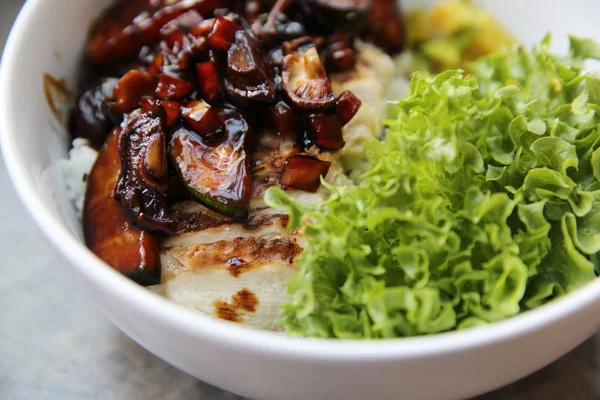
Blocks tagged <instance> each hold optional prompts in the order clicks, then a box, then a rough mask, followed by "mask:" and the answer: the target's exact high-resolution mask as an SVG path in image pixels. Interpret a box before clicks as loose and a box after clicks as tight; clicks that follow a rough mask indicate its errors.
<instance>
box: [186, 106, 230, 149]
mask: <svg viewBox="0 0 600 400" xmlns="http://www.w3.org/2000/svg"><path fill="white" fill-rule="evenodd" d="M181 115H182V118H183V121H184V122H185V124H186V125H187V127H188V128H189V129H191V130H193V131H194V132H196V133H197V134H199V135H200V136H201V137H202V139H204V140H206V141H214V140H215V139H217V138H219V137H221V136H222V135H223V133H224V130H223V126H222V125H221V121H220V120H219V116H218V114H217V113H216V112H215V111H214V110H213V109H212V107H211V106H210V105H209V104H207V103H205V102H203V101H200V100H193V101H191V102H189V103H187V104H186V105H185V106H184V107H183V110H182V112H181Z"/></svg>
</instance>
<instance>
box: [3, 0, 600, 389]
mask: <svg viewBox="0 0 600 400" xmlns="http://www.w3.org/2000/svg"><path fill="white" fill-rule="evenodd" d="M111 3H112V1H111V0H86V1H83V0H56V1H48V0H29V1H28V2H27V4H26V5H25V7H24V9H23V11H22V13H21V15H20V17H19V19H18V20H17V23H16V25H15V28H14V30H13V32H12V34H11V38H10V40H9V43H8V45H7V48H6V51H5V54H4V60H3V63H2V68H1V69H0V112H1V113H2V116H1V118H0V131H1V132H2V147H3V151H4V156H5V160H6V163H7V167H8V170H9V172H10V174H11V176H12V179H13V182H14V184H15V186H16V188H17V190H18V192H19V194H20V196H21V199H22V201H23V202H24V204H25V205H26V207H27V208H28V209H29V211H30V212H31V213H32V214H33V216H34V218H35V220H36V221H37V223H38V224H39V226H40V228H41V229H42V230H43V231H44V232H45V234H46V236H47V237H48V239H49V240H50V242H51V243H52V244H53V246H54V247H55V248H57V249H58V252H59V253H60V254H61V256H62V257H63V258H64V259H65V260H66V261H67V263H68V264H70V265H72V266H73V270H75V271H76V274H75V275H76V276H77V277H78V279H79V280H80V281H82V282H86V283H85V285H86V288H87V289H89V290H90V291H91V293H92V295H93V296H96V297H97V298H99V297H98V296H99V295H98V292H107V291H110V292H111V294H112V299H108V300H106V301H105V302H103V303H102V302H101V303H102V304H100V305H101V306H102V307H103V308H105V309H107V310H109V312H108V314H109V315H111V317H112V316H113V314H114V311H111V310H114V309H116V308H117V307H119V302H124V301H126V302H131V303H132V304H133V306H132V310H133V311H135V312H139V313H140V314H144V315H146V314H147V315H149V316H150V315H151V316H152V318H150V320H152V321H155V322H156V321H160V322H159V323H160V324H166V325H173V326H174V325H177V326H180V327H181V329H185V330H186V331H187V332H188V333H189V335H191V336H190V337H192V336H193V337H196V338H198V337H202V338H204V339H206V340H208V341H209V342H215V341H218V340H221V341H223V340H229V341H230V342H229V346H231V347H238V348H240V349H241V348H244V346H246V347H247V346H254V347H255V348H256V349H259V350H260V351H262V352H264V353H271V354H276V355H279V356H282V354H291V355H293V356H294V357H298V358H303V357H304V358H308V357H313V358H322V359H327V358H330V357H338V359H348V360H350V359H359V358H361V357H362V358H370V359H373V360H374V359H377V358H380V359H390V358H392V357H394V356H395V355H398V354H403V355H404V356H406V357H409V358H410V357H417V356H423V355H426V354H429V355H432V354H434V353H437V354H440V353H443V352H450V351H454V350H456V349H458V348H461V347H462V348H468V347H469V346H471V347H473V346H484V345H485V344H486V343H489V342H490V341H493V340H506V339H507V338H509V337H511V336H514V335H518V334H519V332H525V331H528V330H532V329H534V328H536V327H537V328H539V327H541V326H543V325H544V324H550V323H551V322H552V321H554V320H557V319H560V318H561V317H563V316H565V315H567V314H568V313H569V312H571V311H573V310H576V309H579V308H582V307H584V306H589V305H590V304H592V303H593V302H594V301H597V299H598V297H600V296H599V295H600V283H599V282H594V283H592V284H590V285H589V286H588V287H586V288H583V289H582V290H580V291H579V292H577V293H575V294H573V295H570V296H567V298H565V299H562V300H559V301H557V302H555V303H554V304H551V305H549V306H545V307H542V309H539V310H535V311H532V312H528V313H526V314H524V315H520V316H518V317H515V318H512V319H510V320H508V321H503V322H500V323H498V324H494V325H493V326H491V327H483V328H476V329H473V330H472V331H467V332H459V333H448V334H441V335H436V336H432V337H427V338H414V339H408V340H406V339H402V340H393V341H386V342H378V343H372V342H371V343H358V342H351V341H343V342H336V343H332V342H331V341H319V340H315V341H307V340H303V339H296V338H289V337H286V336H284V335H280V334H274V333H267V332H257V331H252V330H250V329H247V328H243V327H240V326H236V325H234V324H231V323H227V322H221V321H215V320H213V319H212V318H209V317H205V316H201V315H194V314H193V313H191V312H189V311H187V310H184V309H183V308H180V307H178V306H176V305H173V304H170V303H168V302H167V301H166V300H163V299H161V298H159V297H158V296H156V295H154V294H151V293H149V292H147V291H146V290H145V289H143V288H141V287H138V286H137V285H136V284H134V283H132V282H130V281H129V280H127V279H126V278H124V277H122V276H120V275H119V274H117V273H116V272H114V271H112V270H111V269H110V268H109V267H108V266H107V265H105V264H103V263H102V262H101V261H100V260H98V259H97V258H96V257H95V256H94V255H93V254H92V253H91V252H89V251H88V250H87V249H86V248H85V246H84V245H83V244H82V234H81V228H80V222H79V221H78V218H77V215H76V212H75V210H74V208H73V206H72V205H71V203H70V201H69V199H68V198H67V196H66V194H65V193H64V190H63V189H62V186H61V184H60V180H59V177H58V176H57V174H56V172H55V171H53V169H52V168H49V167H50V166H51V165H52V163H53V162H54V161H56V160H58V159H60V158H64V157H66V156H67V152H68V149H69V145H70V144H69V141H68V133H67V131H66V129H65V117H66V106H67V102H65V100H66V99H64V98H61V96H60V93H59V92H57V91H56V90H55V89H52V88H48V87H47V88H46V89H47V90H46V93H45V91H44V75H45V74H47V75H49V76H52V77H54V78H56V79H65V82H66V85H67V87H68V89H69V91H70V92H71V93H73V92H74V91H75V89H76V87H77V82H78V76H79V72H80V70H79V68H80V63H81V61H82V59H81V56H82V49H83V46H84V43H85V40H86V37H87V33H88V31H89V27H90V25H91V24H92V22H93V21H94V19H96V18H97V17H98V16H99V15H100V14H101V12H102V10H104V9H106V7H108V6H109V5H110V4H111ZM432 3H435V1H418V0H415V1H409V0H404V1H402V6H403V8H404V10H407V9H410V8H412V7H416V6H428V5H430V4H432ZM478 3H479V4H481V5H482V6H483V7H484V8H486V9H488V10H490V11H491V13H492V14H493V15H495V16H496V17H497V18H498V19H499V20H500V21H502V22H503V24H504V25H505V26H506V27H507V28H508V30H509V31H511V32H512V33H513V34H514V35H515V36H516V37H517V38H518V39H520V40H521V41H522V42H524V43H525V44H527V45H531V44H533V43H536V42H539V40H541V38H542V37H543V36H544V35H545V34H546V32H547V31H549V30H551V31H552V33H553V37H554V39H555V40H554V43H553V46H554V48H555V49H556V50H557V51H565V49H566V48H567V36H566V35H567V33H569V32H573V33H575V34H577V35H579V36H592V37H594V36H595V37H596V38H600V34H599V33H598V31H597V16H598V15H600V3H598V2H597V0H580V1H578V2H577V6H576V7H577V10H585V12H584V11H578V12H576V10H575V5H574V2H573V1H569V0H560V1H553V2H552V5H551V6H549V4H548V2H546V1H544V0H529V1H526V2H523V1H521V0H506V1H502V2H500V1H494V0H488V1H480V2H478ZM50 86H52V85H50ZM48 97H50V99H51V100H50V101H55V102H56V103H57V104H58V105H59V110H58V111H59V112H58V113H56V112H54V113H53V112H52V110H51V109H50V107H49V106H48ZM92 281H93V282H95V283H94V284H91V283H90V282H92ZM93 285H97V287H96V288H95V287H94V286H93ZM109 287H110V288H109ZM98 288H100V289H98ZM111 301H113V303H111ZM133 311H132V312H133ZM116 322H117V324H118V325H119V326H120V327H121V328H123V329H124V330H125V331H126V332H127V333H128V334H129V335H131V336H132V337H134V339H136V340H140V341H141V342H144V343H142V344H144V345H146V346H148V347H149V348H151V350H153V351H154V352H156V353H157V354H158V355H159V356H161V357H164V358H169V357H168V355H167V354H162V353H161V351H160V349H158V348H157V347H158V346H153V345H152V344H151V343H149V342H148V341H144V340H143V336H144V332H143V329H144V328H143V327H137V328H136V327H135V326H133V324H132V325H127V322H126V320H125V319H121V320H120V321H116ZM159 331H160V329H159ZM590 333H591V332H590ZM583 339H584V338H580V340H583ZM575 344H576V343H572V344H569V346H573V345H575ZM299 346H300V347H299ZM299 349H301V350H302V351H300V350H299ZM566 350H567V349H565V351H566ZM556 356H558V355H556ZM551 358H552V357H550V356H548V359H547V360H545V362H548V361H550V359H551ZM170 361H172V362H173V363H174V364H176V366H180V367H183V368H184V369H186V368H187V369H188V370H189V367H186V365H187V364H186V362H185V361H177V360H170ZM188 372H190V371H188ZM529 372H531V371H529ZM215 376H216V375H215ZM210 380H211V381H212V383H217V384H219V385H221V383H222V382H220V381H218V379H217V378H211V379H210Z"/></svg>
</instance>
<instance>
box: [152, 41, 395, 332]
mask: <svg viewBox="0 0 600 400" xmlns="http://www.w3.org/2000/svg"><path fill="white" fill-rule="evenodd" d="M359 49H360V51H359V58H358V63H357V66H356V69H355V70H354V71H351V72H347V73H344V74H337V75H334V76H332V77H331V79H332V85H333V88H334V91H335V93H336V95H337V94H339V93H341V92H343V91H344V90H352V91H354V93H355V94H356V95H357V96H358V97H359V98H360V99H361V100H362V101H363V106H362V108H361V110H360V111H359V112H358V114H357V115H356V116H355V117H354V118H353V119H352V120H351V121H350V122H349V123H348V125H346V127H345V128H344V139H345V140H346V147H345V148H344V149H343V150H342V151H340V152H338V153H322V154H320V155H319V158H320V159H323V160H325V161H331V162H332V165H331V167H330V169H329V172H328V174H327V176H326V177H325V180H326V181H328V182H330V183H332V184H336V185H347V184H350V183H351V181H350V180H349V179H348V177H347V176H346V174H345V172H344V167H346V162H348V165H350V166H351V165H352V163H351V162H350V161H351V160H352V159H353V158H358V159H364V157H363V143H364V141H365V140H366V139H368V138H370V137H373V136H377V135H378V134H379V132H378V121H379V119H380V118H381V117H382V112H383V111H382V110H383V107H385V101H384V93H383V92H384V88H385V87H386V84H387V82H388V81H389V80H391V77H392V75H393V67H394V65H393V62H392V61H391V59H390V58H389V56H387V55H386V54H385V53H383V52H381V51H380V50H378V49H376V48H374V47H373V46H369V45H363V44H359ZM257 138H258V140H259V142H258V143H257V147H256V149H255V153H254V161H253V163H252V172H251V173H252V200H251V202H250V216H249V218H248V220H247V221H244V222H240V221H234V220H230V219H228V218H226V217H223V216H221V215H220V214H217V213H214V212H213V211H210V210H208V209H206V208H205V207H203V206H202V205H200V204H198V203H195V202H193V201H189V202H183V203H180V204H178V205H177V206H176V209H177V211H178V212H179V213H180V214H183V215H184V218H183V222H182V223H181V224H180V225H181V226H180V227H179V229H178V230H177V233H176V234H175V235H174V236H172V237H171V238H168V239H166V240H164V241H163V242H162V244H161V247H162V250H161V262H162V283H161V284H160V285H157V286H154V287H152V288H151V290H153V291H154V292H156V293H158V294H160V295H162V296H165V297H167V298H169V299H171V300H173V301H175V302H178V303H180V304H183V305H185V306H186V307H189V308H192V309H194V310H197V311H201V312H203V313H207V314H210V315H213V316H215V317H218V318H222V319H226V320H230V321H234V322H242V323H244V324H247V325H249V326H252V327H256V328H262V329H271V330H277V329H280V326H279V324H278V322H277V318H278V314H279V309H280V307H281V305H282V304H283V303H285V302H288V301H290V300H291V298H290V297H289V295H288V294H287V291H286V286H287V281H288V278H289V277H290V276H291V275H292V274H293V273H294V272H295V271H296V270H297V266H296V264H294V261H295V260H296V258H297V257H298V256H300V255H301V254H302V251H303V246H304V243H305V238H304V237H303V235H302V232H298V231H292V232H287V231H286V224H287V222H288V216H287V215H285V213H284V212H283V210H276V209H270V208H268V206H267V205H266V204H265V203H264V200H263V195H264V193H265V191H266V190H267V189H268V188H269V187H271V186H278V187H281V185H280V179H281V175H282V173H283V169H284V166H285V161H286V160H287V159H288V157H290V156H291V155H294V154H297V153H299V152H300V147H299V146H298V144H297V141H296V139H295V138H293V137H290V138H285V137H282V136H281V135H278V134H277V132H268V131H267V132H261V134H260V135H257ZM340 157H341V159H342V161H344V166H342V163H341V162H340ZM287 192H288V193H289V195H290V196H291V197H292V198H293V199H294V200H296V201H298V202H300V203H304V204H315V203H318V202H321V201H323V199H324V198H325V196H326V189H325V188H323V187H321V188H320V189H319V190H318V191H317V192H316V193H309V192H304V191H301V190H289V189H288V190H287Z"/></svg>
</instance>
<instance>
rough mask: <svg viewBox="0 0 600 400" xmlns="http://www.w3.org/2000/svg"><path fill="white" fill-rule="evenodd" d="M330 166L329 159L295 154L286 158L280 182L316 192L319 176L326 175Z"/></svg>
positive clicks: (319, 182) (319, 180)
mask: <svg viewBox="0 0 600 400" xmlns="http://www.w3.org/2000/svg"><path fill="white" fill-rule="evenodd" d="M330 167H331V162H330V161H323V160H319V159H318V158H316V157H313V156H309V155H303V154H296V155H293V156H291V157H290V158H289V159H288V161H287V164H286V166H285V169H284V170H283V175H282V176H281V180H280V183H281V184H282V185H284V186H287V187H291V188H294V189H300V190H305V191H307V192H316V191H317V190H318V189H319V186H321V176H325V175H327V172H328V171H329V168H330Z"/></svg>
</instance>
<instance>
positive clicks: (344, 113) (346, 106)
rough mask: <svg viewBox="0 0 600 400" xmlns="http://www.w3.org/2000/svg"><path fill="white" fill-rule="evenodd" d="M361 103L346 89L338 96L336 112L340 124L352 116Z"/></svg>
mask: <svg viewBox="0 0 600 400" xmlns="http://www.w3.org/2000/svg"><path fill="white" fill-rule="evenodd" d="M361 105H362V101H360V99H359V98H358V97H356V95H355V94H354V93H352V92H351V91H350V90H346V91H345V92H342V93H341V94H340V95H339V96H338V98H337V110H336V112H337V116H338V119H339V120H340V123H341V124H342V126H344V125H346V124H347V123H348V122H350V120H352V118H354V116H355V115H356V113H357V112H358V110H359V109H360V106H361Z"/></svg>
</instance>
